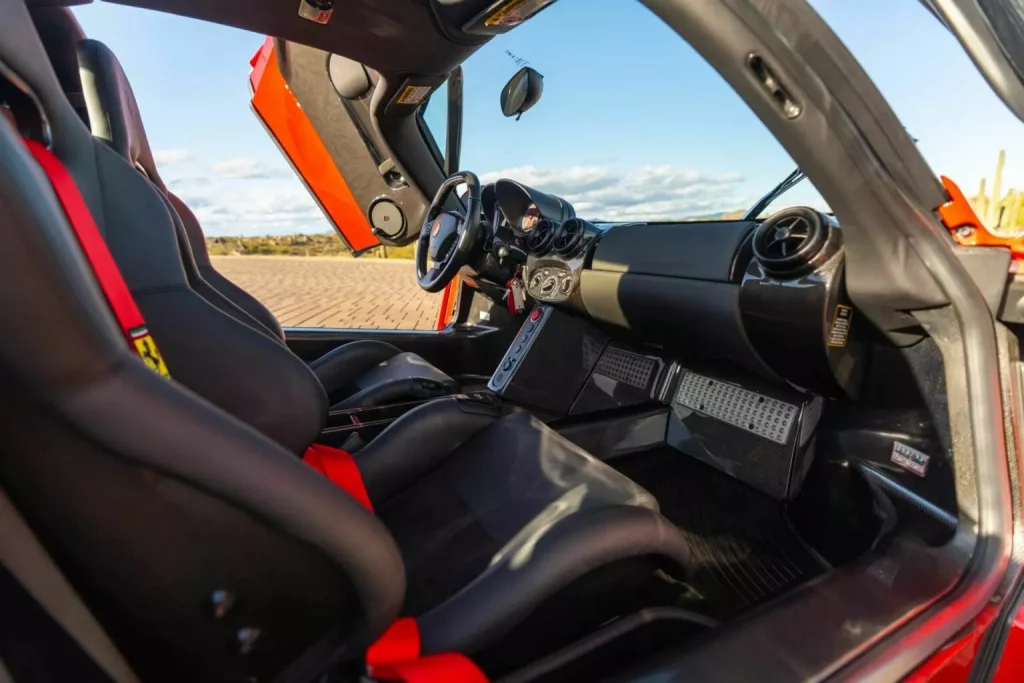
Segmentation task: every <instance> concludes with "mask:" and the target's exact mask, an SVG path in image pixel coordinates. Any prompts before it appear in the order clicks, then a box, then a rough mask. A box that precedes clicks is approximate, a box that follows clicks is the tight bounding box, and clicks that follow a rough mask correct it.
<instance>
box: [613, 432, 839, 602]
mask: <svg viewBox="0 0 1024 683" xmlns="http://www.w3.org/2000/svg"><path fill="white" fill-rule="evenodd" d="M608 464H609V465H612V466H613V467H615V468H616V469H618V470H619V471H621V472H622V473H623V474H625V475H626V476H628V477H630V478H631V479H633V480H634V481H636V482H637V483H638V484H640V485H641V486H643V487H644V488H646V489H647V490H648V491H650V493H651V494H652V495H654V497H655V498H657V500H658V503H659V504H660V506H661V512H662V514H663V515H665V517H667V518H668V519H669V520H670V521H671V522H672V523H674V524H676V525H677V526H679V527H680V528H681V529H682V530H683V531H684V532H685V533H686V536H687V538H688V540H689V541H690V546H691V549H692V551H693V560H694V564H695V571H694V574H693V576H692V577H690V579H689V580H688V581H687V584H686V586H685V587H684V595H683V598H682V600H681V606H686V607H689V608H691V609H694V610H696V611H699V612H701V613H703V614H707V615H709V616H712V617H715V618H718V619H723V620H724V619H729V618H731V617H734V616H736V615H737V614H740V613H741V612H744V611H746V610H748V609H750V608H752V607H754V606H756V605H758V604H760V603H763V602H765V601H767V600H769V599H771V598H773V597H775V596H777V595H780V594H782V593H784V592H785V591H787V590H789V589H790V588H792V587H794V586H796V585H798V584H800V583H803V582H805V581H807V580H809V579H811V578H813V577H815V576H816V575H818V574H820V573H822V572H823V571H825V569H826V568H827V567H826V566H825V565H824V563H823V562H822V561H821V560H820V559H818V558H817V557H816V555H815V554H814V553H813V552H812V551H810V550H809V549H808V548H807V546H806V545H805V544H804V543H803V542H802V541H801V540H800V538H799V536H798V535H797V534H796V532H795V531H794V530H793V528H792V527H791V525H790V524H789V522H788V521H787V519H786V516H785V510H784V507H783V505H782V504H781V503H779V502H778V501H776V500H773V499H772V498H770V497H768V496H766V495H764V494H762V493H760V492H759V491H756V490H754V489H752V488H750V487H749V486H747V485H745V484H743V483H741V482H739V481H737V480H735V479H733V478H731V477H728V476H726V475H724V474H721V473H720V472H718V471H716V470H714V469H712V468H710V467H708V466H706V465H704V464H703V463H701V462H698V461H696V460H694V459H693V458H691V457H689V456H687V455H685V454H683V453H680V452H678V451H675V450H673V449H671V448H668V447H664V448H658V449H654V450H650V451H644V452H642V453H638V454H635V455H629V456H626V457H622V458H618V459H615V460H612V461H610V462H609V463H608Z"/></svg>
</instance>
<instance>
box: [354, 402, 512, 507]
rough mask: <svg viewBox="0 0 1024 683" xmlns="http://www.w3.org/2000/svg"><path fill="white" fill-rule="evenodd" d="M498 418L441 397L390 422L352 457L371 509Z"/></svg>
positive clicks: (494, 414)
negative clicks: (370, 501)
mask: <svg viewBox="0 0 1024 683" xmlns="http://www.w3.org/2000/svg"><path fill="white" fill-rule="evenodd" d="M475 407H476V405H475V404H474V408H475ZM498 417H499V413H498V411H496V410H492V411H485V412H476V411H473V412H471V411H468V410H464V409H463V408H462V407H461V406H460V399H457V398H443V399H438V400H436V401H431V402H430V403H426V404H424V405H422V406H419V407H417V408H414V409H413V410H410V411H409V412H408V413H406V414H405V415H403V416H402V417H400V418H399V419H397V420H395V421H394V422H393V423H391V425H389V426H388V428H387V429H385V430H384V431H383V432H382V433H381V434H380V435H379V436H378V437H377V438H376V439H374V440H373V441H371V442H370V443H369V445H367V446H365V447H364V448H363V449H362V450H360V451H359V452H358V453H356V454H355V455H354V456H353V457H355V459H356V463H357V464H358V465H359V471H360V472H361V473H362V475H363V482H364V483H365V484H366V490H367V491H368V492H369V494H370V499H371V500H373V501H374V505H376V506H377V507H380V506H382V505H383V504H384V503H385V502H386V501H387V500H388V499H390V498H392V497H393V496H395V495H396V494H398V493H399V492H401V491H402V490H403V489H404V488H406V487H407V486H409V485H410V484H412V483H413V482H415V481H416V480H417V479H419V478H420V477H422V476H423V475H425V474H426V473H427V472H430V471H431V470H433V469H434V468H436V467H437V466H438V465H439V464H440V463H442V462H443V461H444V460H445V459H446V458H448V457H449V456H451V455H452V453H454V452H455V451H456V450H457V449H458V448H459V446H461V445H462V444H464V443H466V442H467V441H469V440H470V439H472V438H473V437H474V436H476V435H477V434H478V433H480V432H481V431H483V430H484V429H485V428H487V427H488V426H490V425H491V424H493V423H494V421H495V420H496V419H497V418H498Z"/></svg>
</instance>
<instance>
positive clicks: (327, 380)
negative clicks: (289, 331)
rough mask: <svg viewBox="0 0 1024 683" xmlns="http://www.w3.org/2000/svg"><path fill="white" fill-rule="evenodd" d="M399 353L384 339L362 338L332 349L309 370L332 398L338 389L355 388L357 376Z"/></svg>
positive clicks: (396, 348)
mask: <svg viewBox="0 0 1024 683" xmlns="http://www.w3.org/2000/svg"><path fill="white" fill-rule="evenodd" d="M400 353H402V350H401V349H399V348H398V347H397V346H394V345H392V344H388V343H387V342H382V341H376V340H371V339H363V340H359V341H354V342H349V343H347V344H342V345H341V346H339V347H337V348H334V349H331V350H330V351H328V352H327V353H325V354H324V355H322V356H320V357H319V358H317V359H316V360H315V361H313V362H312V363H310V364H309V369H310V370H312V371H313V374H315V375H316V378H317V379H318V380H320V384H322V385H323V387H324V390H325V391H327V395H328V396H329V397H330V398H331V400H332V401H333V400H336V398H337V396H336V394H337V393H338V392H339V391H342V390H344V389H346V388H355V387H354V383H355V380H356V379H358V377H359V376H360V375H362V374H364V373H366V372H369V371H370V370H372V369H373V368H374V367H376V366H378V365H380V364H381V363H383V362H384V361H386V360H388V359H389V358H394V357H395V356H397V355H399V354H400Z"/></svg>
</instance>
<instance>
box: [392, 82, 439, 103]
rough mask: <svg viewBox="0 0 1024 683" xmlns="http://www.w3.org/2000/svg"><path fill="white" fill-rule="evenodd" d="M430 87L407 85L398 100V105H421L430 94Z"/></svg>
mask: <svg viewBox="0 0 1024 683" xmlns="http://www.w3.org/2000/svg"><path fill="white" fill-rule="evenodd" d="M431 89H432V88H431V87H430V86H429V85H407V86H405V89H404V90H402V93H401V94H400V95H399V96H398V99H397V100H396V101H397V102H398V104H419V103H420V102H422V101H423V100H425V99H426V98H427V95H429V94H430V91H431Z"/></svg>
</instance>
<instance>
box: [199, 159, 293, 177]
mask: <svg viewBox="0 0 1024 683" xmlns="http://www.w3.org/2000/svg"><path fill="white" fill-rule="evenodd" d="M213 172H214V173H216V174H217V175H219V176H221V177H224V178H231V179H234V180H257V179H267V178H279V177H281V176H283V175H286V172H285V171H284V170H283V169H276V168H268V167H267V166H265V165H264V164H263V163H262V162H261V161H259V160H258V159H255V158H253V157H245V158H242V159H229V160H227V161H218V162H217V163H215V164H214V165H213Z"/></svg>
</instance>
